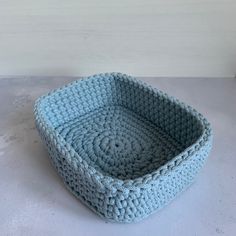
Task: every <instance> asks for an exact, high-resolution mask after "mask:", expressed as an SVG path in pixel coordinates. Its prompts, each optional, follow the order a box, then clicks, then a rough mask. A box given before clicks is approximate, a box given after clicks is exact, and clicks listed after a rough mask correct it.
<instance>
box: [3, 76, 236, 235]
mask: <svg viewBox="0 0 236 236" xmlns="http://www.w3.org/2000/svg"><path fill="white" fill-rule="evenodd" d="M75 79H76V78H68V77H58V78H46V77H44V78H39V77H32V78H30V77H28V78H20V77H19V78H1V79H0V102H1V106H0V180H1V181H0V227H1V235H75V234H76V235H85V236H86V235H157V234H158V235H162V236H164V235H235V234H236V213H235V212H236V197H235V196H236V171H235V167H236V158H235V156H236V144H235V140H236V79H187V78H186V79H180V78H176V79H174V78H170V79H169V78H141V79H142V80H143V81H145V82H147V83H149V84H151V85H153V86H154V87H156V88H159V89H161V90H163V91H165V92H167V93H168V94H170V95H173V96H175V97H177V98H179V99H180V100H182V101H184V102H186V103H188V104H189V105H192V106H193V107H194V108H196V109H197V110H198V111H200V112H201V113H202V114H204V115H205V116H206V117H207V118H208V120H209V121H210V122H211V124H212V128H213V132H214V142H213V149H212V152H211V154H210V156H209V159H208V161H207V163H206V165H205V166H204V168H203V170H202V171H201V172H200V174H199V176H198V178H197V180H196V182H195V183H194V184H193V185H192V186H191V187H190V188H189V189H188V190H187V191H186V192H184V193H183V194H182V195H180V196H179V197H178V198H177V199H175V200H174V201H173V202H172V203H171V204H170V205H168V206H167V207H165V208H164V209H162V210H161V211H159V212H157V213H155V214H154V215H152V216H150V217H149V218H147V219H145V220H143V221H141V222H140V223H133V224H117V223H108V222H105V221H104V220H102V219H100V218H99V217H98V216H97V215H95V214H94V213H93V212H92V211H91V210H89V209H88V208H87V207H85V206H84V205H82V204H81V203H80V202H79V201H78V200H77V199H76V198H75V197H74V196H72V194H71V193H70V192H68V190H67V189H66V188H65V187H64V185H63V183H62V181H61V180H60V178H59V177H58V175H57V173H56V171H55V170H54V169H53V167H52V165H51V163H50V160H49V158H48V154H47V152H46V150H45V149H44V147H43V145H42V143H41V141H40V138H39V136H38V133H37V131H36V130H35V126H34V120H33V112H32V109H33V103H34V100H35V99H36V98H37V97H38V96H40V95H42V94H45V93H46V92H48V91H50V90H51V89H53V88H57V87H60V86H61V85H63V84H66V83H68V82H71V81H73V80H75Z"/></svg>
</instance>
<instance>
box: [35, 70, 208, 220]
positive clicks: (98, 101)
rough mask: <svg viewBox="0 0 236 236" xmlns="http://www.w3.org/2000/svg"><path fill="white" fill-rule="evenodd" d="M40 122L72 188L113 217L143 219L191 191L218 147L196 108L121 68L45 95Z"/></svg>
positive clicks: (39, 104)
mask: <svg viewBox="0 0 236 236" xmlns="http://www.w3.org/2000/svg"><path fill="white" fill-rule="evenodd" d="M34 112H35V123H36V127H37V129H38V131H39V134H40V136H41V138H42V140H43V142H44V143H45V145H46V147H47V150H48V152H49V155H50V158H51V160H52V163H53V165H54V166H55V168H56V169H57V171H58V173H59V174H60V176H61V177H62V179H63V181H64V183H65V185H66V186H67V187H68V188H69V189H70V190H71V191H72V193H73V194H74V195H75V196H77V197H78V198H79V199H80V200H81V201H82V202H83V203H85V204H86V205H87V206H89V207H90V208H91V209H92V210H94V211H95V212H96V213H97V214H99V215H100V216H102V217H104V218H106V219H107V220H110V221H116V222H125V223H128V222H134V221H139V220H141V219H143V218H145V217H147V216H148V215H150V214H151V213H153V212H154V211H156V210H158V209H160V208H162V207H163V206H164V205H166V204H168V203H169V202H170V201H171V200H172V199H174V198H175V197H176V195H177V194H179V193H180V192H182V191H183V190H184V189H186V188H187V187H188V186H189V185H190V184H191V183H192V182H193V180H194V178H195V176H196V174H197V173H198V171H199V170H200V168H201V167H202V165H203V163H204V161H205V159H206V158H207V156H208V154H209V151H210V149H211V144H212V131H211V128H210V125H209V123H208V121H207V120H206V119H205V118H204V117H203V116H202V115H201V114H199V113H198V112H197V111H196V110H194V109H193V108H191V107H189V106H187V105H185V104H184V103H182V102H180V101H178V100H177V99H175V98H173V97H170V96H168V95H167V94H165V93H163V92H161V91H159V90H157V89H154V88H152V87H150V86H148V85H146V84H145V83H143V82H141V81H138V80H136V79H134V78H132V77H130V76H128V75H125V74H121V73H106V74H99V75H94V76H90V77H88V78H84V79H81V80H78V81H75V82H73V83H71V84H69V85H66V86H64V87H62V88H60V89H57V90H55V91H52V92H51V93H49V94H48V95H46V96H42V97H40V98H39V99H38V100H37V101H36V103H35V110H34Z"/></svg>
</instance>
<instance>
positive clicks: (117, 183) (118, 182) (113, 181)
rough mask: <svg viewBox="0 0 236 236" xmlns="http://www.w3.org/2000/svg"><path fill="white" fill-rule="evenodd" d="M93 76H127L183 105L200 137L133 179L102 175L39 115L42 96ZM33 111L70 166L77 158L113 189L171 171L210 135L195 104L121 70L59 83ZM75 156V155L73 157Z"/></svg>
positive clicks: (143, 184)
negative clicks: (184, 101) (193, 105)
mask: <svg viewBox="0 0 236 236" xmlns="http://www.w3.org/2000/svg"><path fill="white" fill-rule="evenodd" d="M94 76H108V77H109V76H114V77H115V78H116V77H122V76H124V77H126V78H127V80H129V81H131V82H134V85H136V86H141V87H142V88H144V89H146V90H149V91H150V92H152V93H158V94H159V95H160V96H162V97H163V98H166V99H168V100H169V101H171V102H173V103H176V104H178V105H179V106H180V107H181V108H183V109H185V110H186V111H187V112H188V113H189V114H191V115H192V116H194V117H195V118H196V119H197V120H198V122H200V125H201V128H202V132H201V135H200V136H199V138H198V139H197V140H196V141H195V142H194V143H193V144H191V145H190V146H188V147H187V148H185V149H184V150H183V151H181V152H180V153H179V154H178V155H176V156H174V157H173V158H172V159H171V160H169V161H166V162H165V164H163V165H162V166H160V167H159V168H157V169H156V170H154V171H152V172H151V173H148V174H145V175H143V176H140V177H137V178H134V179H126V180H123V179H119V178H116V177H113V176H109V175H104V174H103V173H101V172H100V171H99V170H97V169H96V168H94V167H93V166H89V165H88V163H87V162H86V160H83V158H82V157H81V156H80V155H79V154H78V153H77V152H76V151H75V150H74V148H73V147H72V146H71V145H70V144H68V143H67V142H66V141H65V140H64V138H63V137H61V135H60V134H59V132H58V131H56V130H55V129H54V128H53V127H51V126H50V125H49V124H48V123H47V122H46V121H45V120H44V117H43V116H42V114H41V112H42V106H41V105H42V103H43V101H44V99H45V98H47V97H48V96H51V95H54V94H56V93H58V92H61V91H63V90H64V89H65V88H68V87H73V86H75V85H79V84H80V83H83V82H84V81H85V80H90V79H92V78H94ZM34 113H35V117H36V119H37V121H38V123H40V124H41V126H42V129H43V130H44V132H45V133H46V134H48V135H49V136H50V137H51V139H52V140H54V142H55V143H57V142H59V143H61V145H62V146H64V152H65V157H66V158H67V162H68V163H71V164H72V166H73V167H74V168H75V170H76V168H77V164H78V162H79V164H80V166H83V167H84V168H86V171H89V172H90V174H96V176H97V177H98V178H100V179H102V180H103V181H102V182H103V183H104V185H105V186H106V185H107V186H109V187H110V186H111V185H112V186H113V187H114V188H116V189H122V190H123V189H124V188H126V189H132V188H133V187H139V188H145V187H146V186H148V185H149V184H151V183H152V181H156V180H157V179H158V178H161V177H164V176H167V175H168V173H169V172H170V171H173V170H174V169H175V168H177V167H178V165H180V164H181V163H182V162H184V161H185V160H186V158H188V157H189V155H192V154H194V153H195V152H197V151H198V150H199V149H200V148H201V146H204V145H205V144H206V143H207V142H208V141H209V140H210V139H212V129H211V126H210V123H209V122H208V121H207V120H206V118H204V117H203V115H202V114H201V113H199V112H197V111H196V110H195V109H194V108H192V107H191V106H189V105H186V104H185V103H183V102H181V101H179V100H178V99H177V98H174V97H173V96H170V95H168V94H167V93H165V92H162V91H161V90H159V89H157V88H153V87H151V86H150V85H148V84H146V83H145V82H143V81H141V80H138V79H136V78H133V77H131V76H129V75H126V74H122V73H119V72H112V73H101V74H97V75H93V76H89V77H86V78H82V79H79V80H76V81H73V82H71V83H69V84H67V85H64V86H62V87H61V88H59V89H55V90H52V91H50V92H49V93H47V94H46V95H43V96H41V97H39V98H38V99H37V100H36V102H35V107H34ZM72 157H75V158H72Z"/></svg>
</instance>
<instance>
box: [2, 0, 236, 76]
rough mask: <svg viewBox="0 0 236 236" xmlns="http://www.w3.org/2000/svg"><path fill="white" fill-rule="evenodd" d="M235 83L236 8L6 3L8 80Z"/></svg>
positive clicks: (191, 3) (83, 0)
mask: <svg viewBox="0 0 236 236" xmlns="http://www.w3.org/2000/svg"><path fill="white" fill-rule="evenodd" d="M105 71H121V72H126V73H130V74H133V75H136V76H196V77H201V76H207V77H208V76H209V77H232V76H234V75H235V74H236V0H231V1H229V0H119V1H118V0H70V1H68V0H21V1H19V0H0V75H89V74H93V73H98V72H105Z"/></svg>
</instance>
